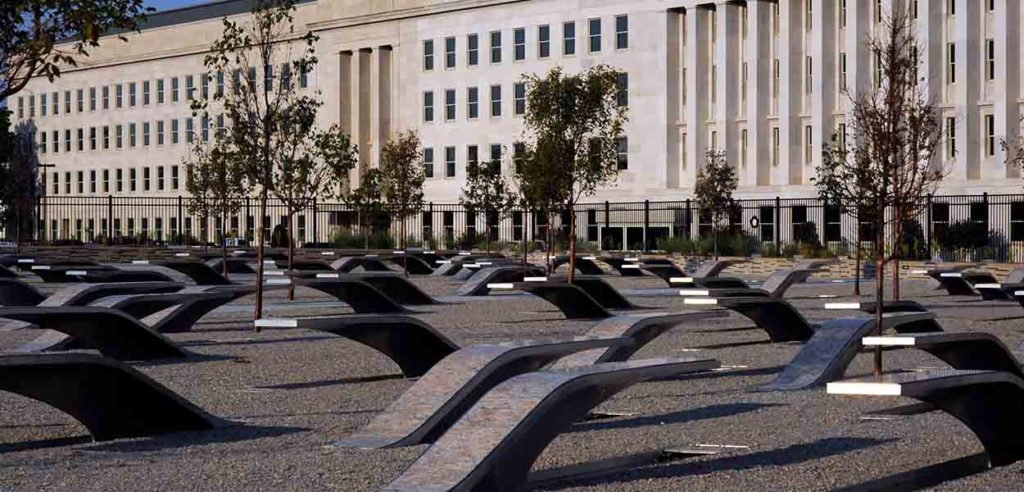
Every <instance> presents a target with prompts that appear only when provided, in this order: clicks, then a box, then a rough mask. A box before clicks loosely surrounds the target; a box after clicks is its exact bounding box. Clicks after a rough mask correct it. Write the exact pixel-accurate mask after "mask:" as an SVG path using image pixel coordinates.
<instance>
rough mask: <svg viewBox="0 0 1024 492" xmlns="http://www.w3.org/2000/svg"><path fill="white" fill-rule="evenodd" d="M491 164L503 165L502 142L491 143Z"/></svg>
mask: <svg viewBox="0 0 1024 492" xmlns="http://www.w3.org/2000/svg"><path fill="white" fill-rule="evenodd" d="M490 153H491V160H490V162H489V163H490V165H491V166H498V167H500V166H501V144H491V152H490Z"/></svg>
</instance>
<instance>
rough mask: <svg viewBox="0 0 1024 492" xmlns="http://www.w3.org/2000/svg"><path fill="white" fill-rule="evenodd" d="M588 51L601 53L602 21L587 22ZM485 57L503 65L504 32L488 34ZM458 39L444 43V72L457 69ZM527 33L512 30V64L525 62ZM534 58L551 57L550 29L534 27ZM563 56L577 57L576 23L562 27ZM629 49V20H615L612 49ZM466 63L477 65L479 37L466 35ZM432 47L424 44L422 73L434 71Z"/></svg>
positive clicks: (478, 59) (622, 18)
mask: <svg viewBox="0 0 1024 492" xmlns="http://www.w3.org/2000/svg"><path fill="white" fill-rule="evenodd" d="M587 29H588V33H587V51H588V52H590V53H600V52H601V50H602V49H603V20H602V19H601V18H593V19H588V20H587ZM487 37H488V41H489V45H488V51H487V56H488V59H489V60H490V63H491V64H492V65H497V64H500V63H502V62H503V61H504V57H505V54H504V44H503V39H504V38H503V32H502V31H492V32H490V33H489V34H488V36H487ZM457 44H458V41H457V38H456V37H454V36H449V37H446V38H444V39H443V46H444V68H445V69H454V68H456V67H457V66H458V55H457V52H458V48H457V46H456V45H457ZM526 45H527V32H526V28H525V27H518V28H515V29H513V30H512V60H513V61H524V60H526ZM536 47H537V58H540V59H545V58H549V57H550V56H551V51H552V50H551V26H550V25H549V24H543V25H540V26H537V30H536ZM561 48H562V49H561V51H562V55H563V56H573V55H575V54H576V22H575V21H569V22H564V23H562V47H561ZM628 48H629V16H626V15H620V16H616V17H615V49H616V50H625V49H628ZM464 50H465V60H466V66H470V67H475V66H478V65H479V64H480V35H479V34H476V33H474V34H469V35H467V36H466V38H465V45H464ZM434 51H435V46H434V40H433V39H427V40H424V41H423V70H426V71H431V70H434V65H435V62H434V58H435V54H434Z"/></svg>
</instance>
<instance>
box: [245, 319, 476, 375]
mask: <svg viewBox="0 0 1024 492" xmlns="http://www.w3.org/2000/svg"><path fill="white" fill-rule="evenodd" d="M256 326H259V327H261V328H302V329H307V330H316V331H322V332H326V333H331V334H334V335H338V336H341V337H344V338H348V339H349V340H352V341H354V342H359V343H361V344H363V345H366V346H368V347H370V348H372V349H374V350H376V351H378V352H380V353H382V354H384V355H385V356H387V357H388V358H389V359H391V360H392V361H394V362H395V363H396V364H398V367H400V368H401V369H402V373H403V374H405V376H406V377H410V378H413V377H419V376H422V375H424V374H426V372H427V371H429V370H430V368H431V367H434V365H435V364H437V363H438V362H439V361H440V360H441V359H444V358H445V357H447V356H448V355H450V354H451V353H452V352H455V351H456V350H458V349H459V346H458V345H456V344H455V343H454V342H452V341H451V340H449V339H448V338H447V337H445V336H444V335H442V334H441V333H439V332H438V331H437V330H435V329H434V328H433V327H431V326H430V325H428V324H426V323H424V322H423V321H420V320H419V319H416V318H414V317H412V316H384V315H372V316H363V315H343V316H331V317H320V318H276V319H275V318H268V319H260V320H256Z"/></svg>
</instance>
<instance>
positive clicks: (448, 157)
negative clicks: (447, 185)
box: [444, 147, 455, 178]
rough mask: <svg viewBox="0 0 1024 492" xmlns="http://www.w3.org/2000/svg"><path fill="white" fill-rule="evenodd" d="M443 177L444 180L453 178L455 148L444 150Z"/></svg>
mask: <svg viewBox="0 0 1024 492" xmlns="http://www.w3.org/2000/svg"><path fill="white" fill-rule="evenodd" d="M444 175H445V177H446V178H454V177H455V147H445V148H444Z"/></svg>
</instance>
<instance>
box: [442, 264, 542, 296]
mask: <svg viewBox="0 0 1024 492" xmlns="http://www.w3.org/2000/svg"><path fill="white" fill-rule="evenodd" d="M544 274H545V270H544V269H543V268H540V267H537V266H533V265H529V266H526V265H502V266H489V267H486V268H482V269H480V271H479V272H477V274H476V275H474V276H473V277H472V278H470V279H468V280H466V282H465V283H463V284H462V286H460V287H459V290H458V291H456V294H457V295H460V296H469V297H481V296H486V295H487V294H489V293H490V292H491V289H490V287H489V285H490V284H505V283H513V282H522V281H524V280H526V279H527V278H529V277H541V276H544Z"/></svg>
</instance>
